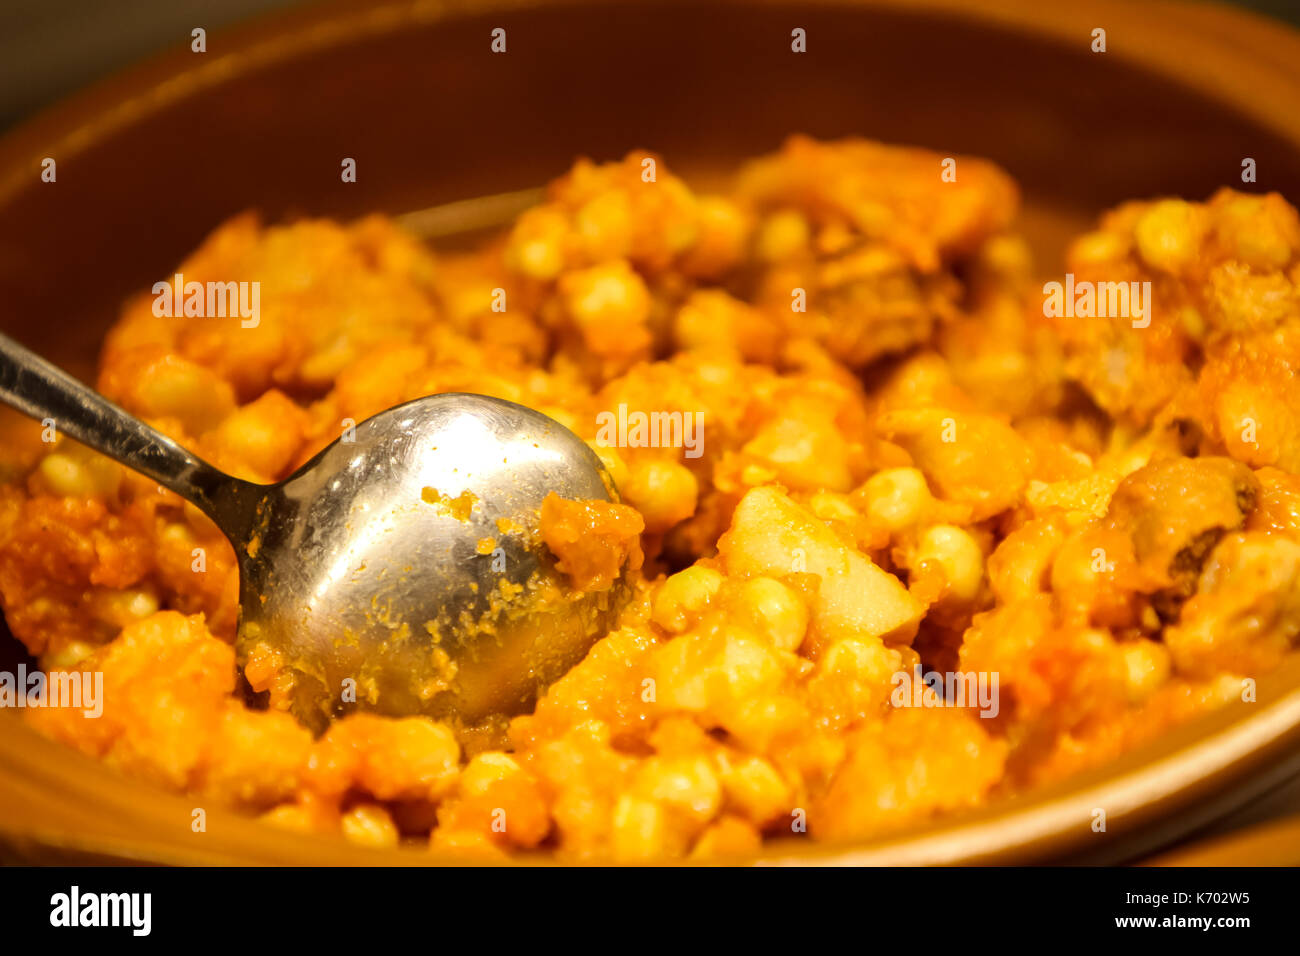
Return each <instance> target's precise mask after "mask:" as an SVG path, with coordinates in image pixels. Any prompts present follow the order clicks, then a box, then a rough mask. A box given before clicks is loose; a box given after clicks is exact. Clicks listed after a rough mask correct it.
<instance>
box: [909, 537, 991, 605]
mask: <svg viewBox="0 0 1300 956" xmlns="http://www.w3.org/2000/svg"><path fill="white" fill-rule="evenodd" d="M916 560H917V563H918V564H919V563H921V562H923V561H934V562H935V563H937V564H938V565H939V567H940V568H942V569H943V574H944V577H945V578H947V580H948V591H947V593H948V594H949V595H951V596H953V597H955V598H957V599H958V600H961V601H973V600H974V599H975V597H976V596H977V595H978V594H979V589H980V583H981V582H982V581H983V580H984V552H983V551H981V550H980V546H979V544H978V543H976V541H975V539H974V538H972V537H971V536H970V534H969V532H967V531H964V530H962V529H961V528H958V527H957V526H956V525H950V524H937V525H933V526H932V527H929V528H927V529H926V530H925V533H924V534H922V535H921V540H920V542H919V543H918V545H917V552H916Z"/></svg>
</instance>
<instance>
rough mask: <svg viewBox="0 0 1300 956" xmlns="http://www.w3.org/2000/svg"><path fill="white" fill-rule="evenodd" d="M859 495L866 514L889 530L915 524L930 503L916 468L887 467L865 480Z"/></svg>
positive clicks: (896, 529) (927, 509)
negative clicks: (865, 507) (864, 503)
mask: <svg viewBox="0 0 1300 956" xmlns="http://www.w3.org/2000/svg"><path fill="white" fill-rule="evenodd" d="M861 494H862V495H863V497H865V498H866V501H867V514H868V515H870V516H871V517H872V518H873V519H874V520H875V521H876V522H878V523H879V524H881V525H883V526H884V527H885V528H886V529H887V530H889V531H891V532H896V531H901V530H903V529H904V528H908V527H911V526H912V525H915V524H917V523H918V522H919V521H921V519H923V518H924V517H925V515H926V514H927V513H928V512H929V510H930V508H931V506H932V505H933V503H934V497H933V496H932V495H931V494H930V487H929V485H927V484H926V482H925V475H923V474H921V472H920V470H919V469H917V468H888V469H886V470H884V471H880V472H877V473H876V474H874V475H872V476H871V477H870V478H869V479H867V483H866V484H865V485H863V486H862V491H861Z"/></svg>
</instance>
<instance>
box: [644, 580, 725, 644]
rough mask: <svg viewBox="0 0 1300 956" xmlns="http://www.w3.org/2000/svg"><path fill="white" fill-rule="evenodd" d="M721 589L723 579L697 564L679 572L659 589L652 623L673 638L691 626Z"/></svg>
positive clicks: (651, 616)
mask: <svg viewBox="0 0 1300 956" xmlns="http://www.w3.org/2000/svg"><path fill="white" fill-rule="evenodd" d="M721 587H722V575H721V574H719V573H718V572H717V571H715V570H713V569H712V568H706V567H702V566H700V565H698V564H696V565H692V566H691V567H689V568H686V569H685V570H684V571H678V572H677V573H676V574H674V575H673V576H672V577H670V578H669V579H668V580H667V581H665V582H664V583H663V586H662V587H661V588H660V589H659V593H658V594H656V595H655V599H654V604H653V605H652V607H651V611H650V620H652V621H654V622H655V623H656V624H658V625H659V626H660V627H662V628H663V629H664V630H665V631H667V632H669V633H670V634H680V633H681V632H682V631H684V630H686V629H687V628H688V627H690V626H691V624H692V623H694V621H695V620H696V619H698V617H699V615H700V614H701V613H703V611H704V610H705V608H707V607H708V606H709V602H710V601H712V600H713V597H714V595H716V594H717V593H718V590H719V589H720V588H721Z"/></svg>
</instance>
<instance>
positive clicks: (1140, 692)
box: [1121, 640, 1171, 703]
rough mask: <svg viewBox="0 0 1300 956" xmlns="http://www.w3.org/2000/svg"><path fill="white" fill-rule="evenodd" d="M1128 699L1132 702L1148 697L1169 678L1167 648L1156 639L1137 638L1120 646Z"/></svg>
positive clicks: (1169, 664)
mask: <svg viewBox="0 0 1300 956" xmlns="http://www.w3.org/2000/svg"><path fill="white" fill-rule="evenodd" d="M1121 652H1122V653H1123V655H1124V667H1125V669H1126V673H1125V677H1126V678H1127V680H1128V693H1129V699H1130V700H1131V701H1133V702H1134V703H1136V702H1138V701H1140V700H1143V699H1144V698H1146V697H1149V696H1150V695H1151V693H1152V692H1153V691H1155V690H1156V689H1157V688H1158V687H1160V685H1161V684H1163V683H1164V682H1165V681H1166V680H1168V679H1169V670H1170V667H1171V663H1170V657H1169V650H1168V649H1167V648H1166V647H1165V646H1164V645H1163V644H1160V643H1157V642H1156V641H1147V640H1138V641H1133V642H1132V643H1129V644H1124V645H1122V647H1121Z"/></svg>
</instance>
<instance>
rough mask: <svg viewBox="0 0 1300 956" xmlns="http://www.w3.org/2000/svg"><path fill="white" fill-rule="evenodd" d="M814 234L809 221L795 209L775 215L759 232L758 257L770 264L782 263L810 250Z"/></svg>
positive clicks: (768, 219)
mask: <svg viewBox="0 0 1300 956" xmlns="http://www.w3.org/2000/svg"><path fill="white" fill-rule="evenodd" d="M811 236H812V232H811V230H810V229H809V227H808V220H807V219H805V218H804V217H803V215H802V214H801V213H799V212H796V211H794V210H793V209H786V210H782V211H781V212H777V213H773V214H772V215H771V216H769V217H768V218H767V220H766V221H765V222H764V223H763V225H762V226H761V227H760V228H759V232H758V243H757V246H758V255H759V257H760V258H762V259H765V260H767V261H768V262H780V261H782V260H783V259H790V258H793V257H794V256H797V255H799V254H800V253H802V252H803V251H805V250H806V249H807V248H808V242H809V240H810V238H811Z"/></svg>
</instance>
